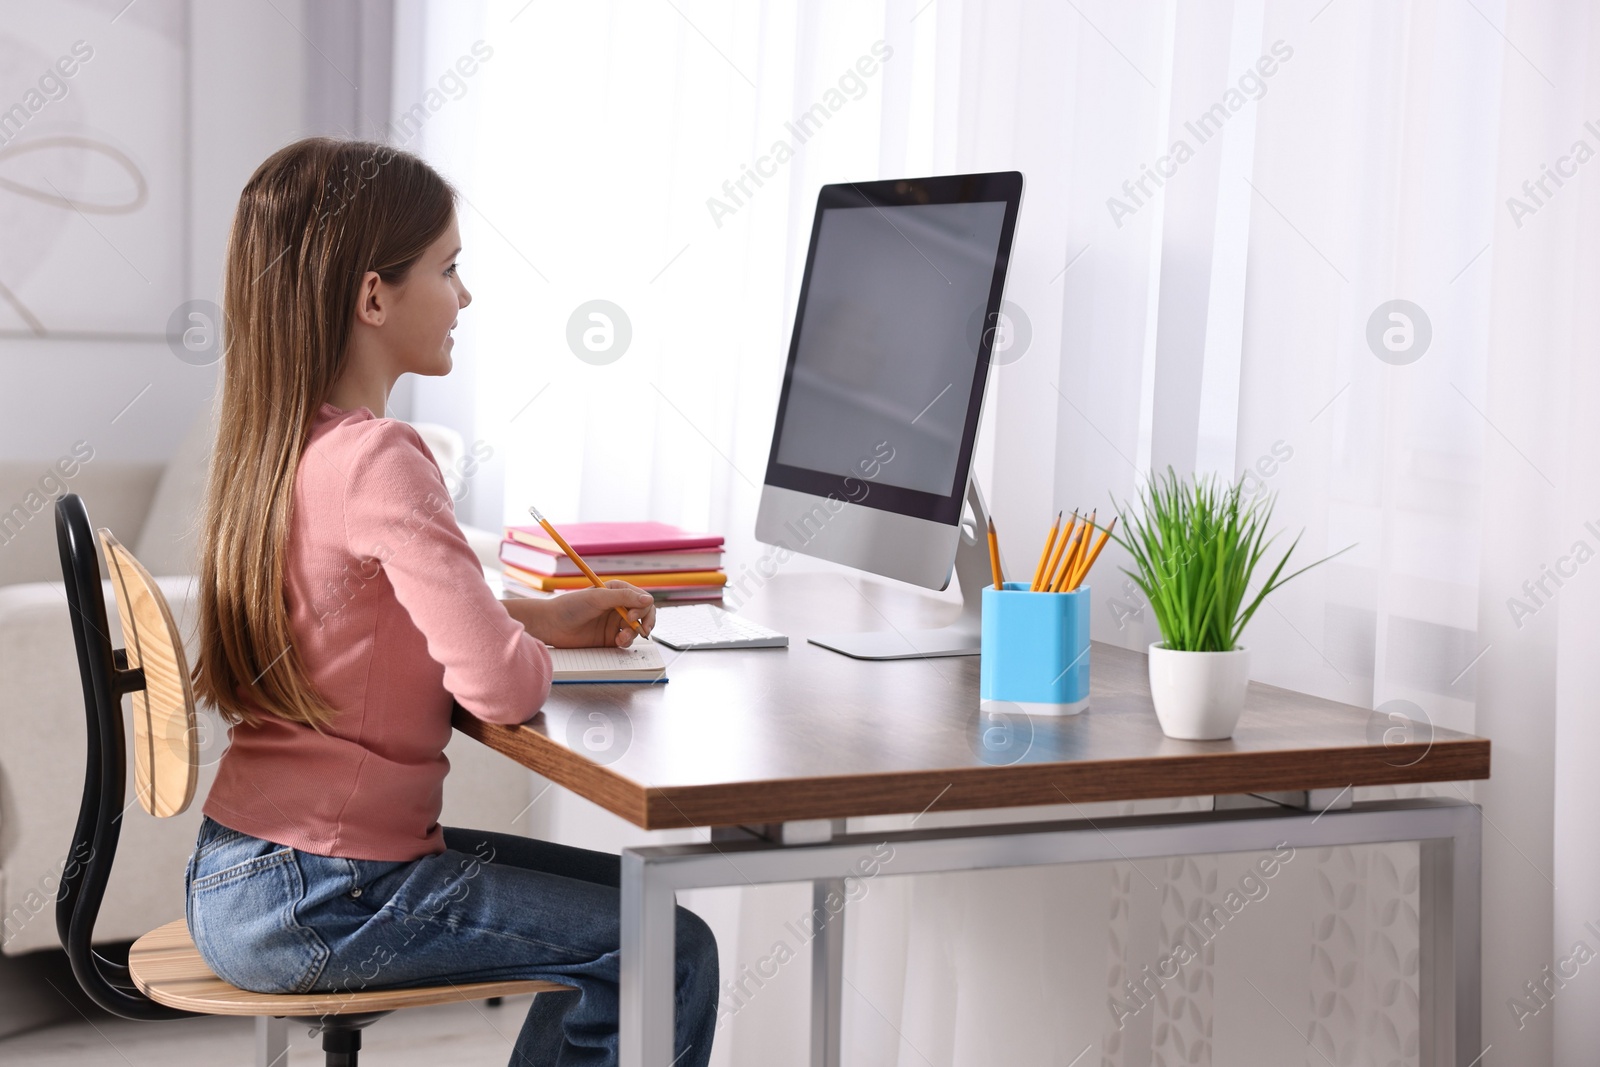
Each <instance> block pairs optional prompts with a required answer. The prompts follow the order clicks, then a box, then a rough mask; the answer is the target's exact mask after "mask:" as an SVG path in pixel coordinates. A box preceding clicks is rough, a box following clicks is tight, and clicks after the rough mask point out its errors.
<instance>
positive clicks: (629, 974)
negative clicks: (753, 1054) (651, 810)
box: [618, 849, 678, 1067]
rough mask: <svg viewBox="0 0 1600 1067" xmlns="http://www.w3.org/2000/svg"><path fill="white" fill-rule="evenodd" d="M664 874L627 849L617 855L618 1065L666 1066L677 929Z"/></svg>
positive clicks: (670, 1054) (671, 1027) (669, 1054)
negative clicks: (619, 954) (619, 900)
mask: <svg viewBox="0 0 1600 1067" xmlns="http://www.w3.org/2000/svg"><path fill="white" fill-rule="evenodd" d="M676 906H677V902H676V901H675V900H674V899H673V889H672V885H671V884H670V883H669V882H668V880H667V871H666V870H664V869H663V868H662V867H661V866H660V865H658V864H654V863H652V862H651V861H650V860H648V859H646V858H645V857H644V856H642V855H640V854H639V853H638V852H637V851H635V850H633V849H624V850H623V853H622V946H621V947H622V959H621V970H622V975H621V977H622V988H621V1005H620V1008H621V1014H620V1018H619V1020H618V1022H619V1027H620V1034H619V1037H620V1052H621V1067H668V1065H669V1064H671V1063H672V1062H673V1058H674V1056H675V1055H676V1053H674V1051H673V1048H672V1043H673V1030H674V1025H673V1023H674V1020H673V1014H674V1010H675V1009H674V994H675V979H676V967H675V966H674V957H675V954H676V942H677V936H678V935H677V926H676V917H675V915H674V909H675V908H676Z"/></svg>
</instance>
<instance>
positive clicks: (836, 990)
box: [811, 878, 845, 1067]
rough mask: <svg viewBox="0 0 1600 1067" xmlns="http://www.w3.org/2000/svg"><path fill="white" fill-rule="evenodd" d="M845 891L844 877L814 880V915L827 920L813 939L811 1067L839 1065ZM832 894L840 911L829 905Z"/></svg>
mask: <svg viewBox="0 0 1600 1067" xmlns="http://www.w3.org/2000/svg"><path fill="white" fill-rule="evenodd" d="M844 891H845V885H844V879H843V878H819V879H818V880H817V881H815V882H812V883H811V914H812V915H813V916H814V917H820V918H821V919H823V920H825V921H824V922H823V925H822V929H820V930H819V931H817V936H816V937H813V938H812V939H811V1067H839V1045H840V1040H841V1037H842V1036H843V1035H842V1032H841V1026H840V1024H841V1022H842V1021H843V1013H842V1009H843V1007H844V993H843V990H844V912H845V909H844V907H843V902H844V900H845V895H844ZM830 896H831V897H833V898H834V904H835V907H836V908H838V911H837V913H834V912H833V911H831V910H830V909H829V907H828V898H829V897H830ZM813 921H816V920H815V919H814V920H813Z"/></svg>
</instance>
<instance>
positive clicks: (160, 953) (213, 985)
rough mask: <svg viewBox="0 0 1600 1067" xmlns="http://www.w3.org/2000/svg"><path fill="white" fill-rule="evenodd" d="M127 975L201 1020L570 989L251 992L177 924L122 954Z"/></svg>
mask: <svg viewBox="0 0 1600 1067" xmlns="http://www.w3.org/2000/svg"><path fill="white" fill-rule="evenodd" d="M128 973H129V974H130V975H132V977H133V982H134V985H136V986H138V987H139V992H141V993H143V994H144V995H145V996H147V997H149V998H150V999H151V1000H153V1001H155V1002H156V1003H158V1004H165V1005H166V1006H167V1007H169V1008H178V1009H181V1010H183V1011H193V1012H200V1013H203V1014H205V1015H274V1016H294V1017H305V1016H321V1015H357V1014H361V1013H364V1012H383V1011H394V1010H395V1009H397V1008H420V1007H424V1006H426V1005H429V1004H448V1003H452V1002H454V1001H459V1000H487V999H488V998H489V997H514V996H517V995H519V994H522V993H551V992H558V991H561V990H565V989H570V988H572V987H571V986H564V985H558V984H557V983H555V982H541V981H509V982H471V983H464V984H460V985H442V986H422V987H418V988H415V989H375V990H370V991H368V992H364V993H344V992H329V993H306V994H296V993H251V992H249V991H248V990H244V989H240V988H239V987H238V986H235V985H229V984H228V983H227V982H224V981H223V980H222V979H221V978H218V977H217V976H216V975H215V974H214V973H212V970H211V968H210V967H207V966H206V963H205V960H203V959H201V958H200V950H199V949H197V948H195V947H194V941H193V940H192V939H191V938H190V937H189V928H188V926H187V925H186V924H185V923H184V921H183V920H182V919H179V920H178V921H177V922H171V923H168V924H167V925H165V926H162V927H159V928H157V929H155V930H151V931H150V932H149V933H148V934H145V935H144V936H143V937H141V938H139V940H137V941H135V942H134V943H133V948H132V949H130V950H129V952H128Z"/></svg>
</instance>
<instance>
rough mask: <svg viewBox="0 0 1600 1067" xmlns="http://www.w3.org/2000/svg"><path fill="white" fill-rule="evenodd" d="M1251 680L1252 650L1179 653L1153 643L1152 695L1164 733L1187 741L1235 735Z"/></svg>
mask: <svg viewBox="0 0 1600 1067" xmlns="http://www.w3.org/2000/svg"><path fill="white" fill-rule="evenodd" d="M1249 682H1250V650H1249V649H1248V648H1246V647H1244V646H1243V645H1240V646H1239V647H1238V648H1236V649H1234V650H1233V651H1232V652H1177V651H1174V650H1173V649H1170V648H1168V647H1166V643H1165V642H1160V641H1158V642H1156V643H1155V644H1153V645H1151V646H1150V698H1151V699H1152V700H1154V701H1155V705H1156V719H1157V720H1158V721H1159V722H1160V723H1161V732H1162V733H1164V734H1166V735H1167V736H1168V737H1177V738H1182V739H1183V740H1185V741H1221V740H1223V739H1224V738H1228V737H1232V736H1233V728H1234V727H1235V726H1237V725H1238V724H1239V713H1240V712H1242V711H1243V710H1244V696H1245V687H1246V686H1247V685H1248V684H1249Z"/></svg>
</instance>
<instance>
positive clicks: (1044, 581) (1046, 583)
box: [1039, 511, 1078, 593]
mask: <svg viewBox="0 0 1600 1067" xmlns="http://www.w3.org/2000/svg"><path fill="white" fill-rule="evenodd" d="M1077 528H1078V513H1077V512H1076V511H1074V512H1073V513H1072V521H1071V522H1070V523H1068V524H1067V528H1066V529H1065V530H1063V531H1061V539H1060V540H1059V541H1057V542H1056V548H1055V551H1054V552H1052V553H1051V554H1050V562H1049V563H1048V564H1046V565H1045V568H1044V577H1043V578H1041V579H1040V580H1039V592H1041V593H1048V592H1049V591H1050V587H1051V586H1052V585H1054V584H1055V580H1056V568H1057V567H1059V566H1060V565H1061V557H1062V555H1063V554H1065V552H1066V550H1067V542H1068V541H1070V540H1072V531H1073V530H1076V529H1077Z"/></svg>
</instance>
